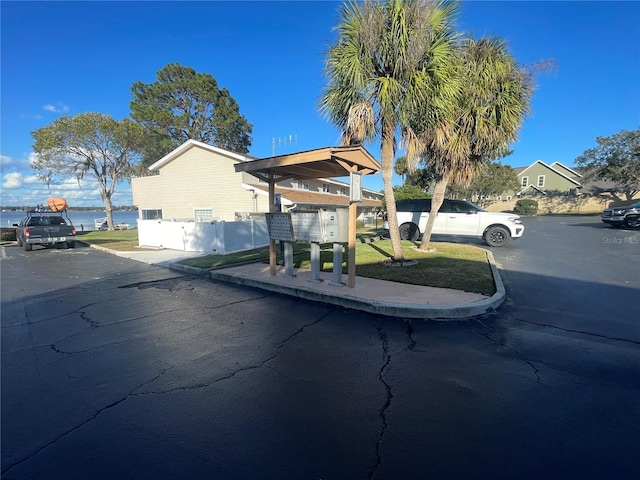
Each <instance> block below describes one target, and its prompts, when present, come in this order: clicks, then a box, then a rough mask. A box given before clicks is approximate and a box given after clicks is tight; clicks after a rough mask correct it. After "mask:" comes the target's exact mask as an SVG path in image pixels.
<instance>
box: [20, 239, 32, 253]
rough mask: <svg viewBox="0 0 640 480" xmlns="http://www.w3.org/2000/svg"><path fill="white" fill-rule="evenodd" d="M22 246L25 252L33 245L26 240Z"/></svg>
mask: <svg viewBox="0 0 640 480" xmlns="http://www.w3.org/2000/svg"><path fill="white" fill-rule="evenodd" d="M22 246H23V247H24V251H25V252H30V251H31V249H32V248H33V245H31V244H30V243H29V242H27V241H26V240H25V241H24V244H23V245H22Z"/></svg>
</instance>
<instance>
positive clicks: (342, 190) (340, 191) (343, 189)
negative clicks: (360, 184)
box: [338, 187, 347, 195]
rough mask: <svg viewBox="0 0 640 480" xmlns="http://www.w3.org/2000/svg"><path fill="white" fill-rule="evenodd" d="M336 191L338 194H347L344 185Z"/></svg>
mask: <svg viewBox="0 0 640 480" xmlns="http://www.w3.org/2000/svg"><path fill="white" fill-rule="evenodd" d="M338 193H339V194H340V195H347V189H346V187H340V190H339V191H338Z"/></svg>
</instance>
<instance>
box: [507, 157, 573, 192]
mask: <svg viewBox="0 0 640 480" xmlns="http://www.w3.org/2000/svg"><path fill="white" fill-rule="evenodd" d="M536 164H539V165H542V166H543V167H545V168H547V169H549V170H551V171H552V172H553V173H556V174H558V175H560V176H561V177H563V178H565V179H566V180H568V181H570V182H571V183H575V184H576V185H577V186H578V187H581V186H582V185H581V184H580V182H577V181H575V180H574V179H573V178H571V177H569V176H567V175H565V174H564V173H562V172H560V171H559V170H556V169H555V168H553V167H552V166H550V165H547V164H546V163H544V162H543V161H542V160H536V161H535V162H533V163H532V164H531V165H529V166H528V167H527V168H525V169H524V170H522V171H521V172H519V173H518V176H520V175H524V173H525V172H526V171H527V170H529V169H530V168H531V167H533V166H534V165H536ZM565 168H566V167H565Z"/></svg>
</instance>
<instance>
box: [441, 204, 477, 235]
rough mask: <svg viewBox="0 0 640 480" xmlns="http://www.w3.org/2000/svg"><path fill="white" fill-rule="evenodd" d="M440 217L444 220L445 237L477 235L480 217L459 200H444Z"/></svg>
mask: <svg viewBox="0 0 640 480" xmlns="http://www.w3.org/2000/svg"><path fill="white" fill-rule="evenodd" d="M440 215H442V216H444V217H445V219H446V227H445V228H446V233H447V235H479V234H480V233H481V232H479V231H478V229H479V228H480V215H479V214H478V212H477V211H476V210H474V209H471V208H469V205H468V204H467V203H466V202H462V201H460V200H445V201H444V203H443V204H442V208H441V209H440ZM434 233H435V229H434Z"/></svg>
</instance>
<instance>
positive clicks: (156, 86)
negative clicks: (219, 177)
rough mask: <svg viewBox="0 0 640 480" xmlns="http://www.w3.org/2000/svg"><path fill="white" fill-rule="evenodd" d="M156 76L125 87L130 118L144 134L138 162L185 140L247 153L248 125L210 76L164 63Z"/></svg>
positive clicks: (155, 157) (157, 156)
mask: <svg viewBox="0 0 640 480" xmlns="http://www.w3.org/2000/svg"><path fill="white" fill-rule="evenodd" d="M156 78H157V79H156V81H155V82H153V83H150V84H146V83H142V82H136V83H134V84H133V86H132V87H131V92H132V97H133V99H132V101H131V104H130V107H131V118H133V119H134V120H135V121H137V122H138V123H140V124H141V125H142V126H143V127H144V128H145V130H146V131H147V134H148V136H149V144H148V148H147V149H146V151H145V152H144V159H143V164H144V165H147V166H148V165H150V164H151V163H153V162H155V161H157V160H159V159H160V158H161V157H162V156H163V155H165V154H167V153H168V152H170V151H171V150H173V149H174V148H176V147H178V146H179V145H181V144H182V143H184V142H185V141H187V140H189V139H193V140H198V141H200V142H204V143H209V144H212V145H215V146H217V147H220V148H224V149H226V150H229V151H232V152H236V153H241V154H245V153H248V152H249V147H250V146H251V132H252V129H253V127H252V125H251V124H250V123H249V122H248V121H247V119H246V118H245V117H244V116H243V115H241V114H240V109H239V106H238V103H237V102H236V101H235V100H234V99H233V97H231V94H230V93H229V91H228V90H227V89H226V88H219V87H218V83H217V82H216V79H215V78H214V77H213V76H211V75H210V74H208V73H197V72H196V71H195V70H194V69H193V68H190V67H184V66H182V65H180V64H178V63H170V64H168V65H167V66H165V67H164V68H163V69H162V70H160V71H158V72H157V76H156Z"/></svg>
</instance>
